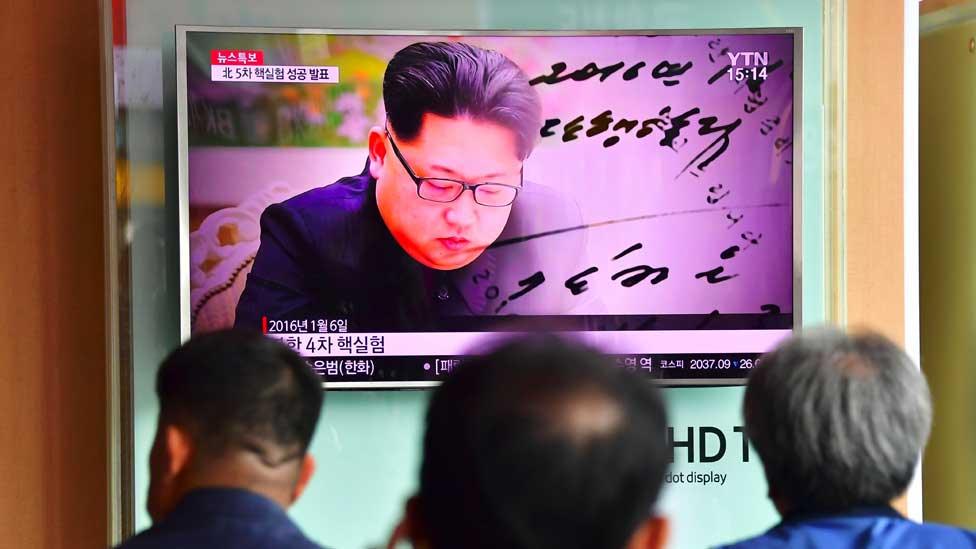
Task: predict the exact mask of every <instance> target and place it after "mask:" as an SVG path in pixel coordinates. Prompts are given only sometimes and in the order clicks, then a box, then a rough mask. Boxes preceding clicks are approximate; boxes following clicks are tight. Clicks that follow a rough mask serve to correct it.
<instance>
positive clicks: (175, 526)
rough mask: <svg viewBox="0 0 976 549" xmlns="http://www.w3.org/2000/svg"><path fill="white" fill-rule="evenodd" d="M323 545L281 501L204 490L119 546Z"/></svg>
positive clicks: (290, 548)
mask: <svg viewBox="0 0 976 549" xmlns="http://www.w3.org/2000/svg"><path fill="white" fill-rule="evenodd" d="M219 547H234V548H235V549H251V548H253V549H259V548H260V549H264V548H271V547H274V548H277V549H321V546H320V545H318V544H316V543H315V542H313V541H311V540H309V539H308V538H306V537H305V536H304V535H303V534H302V532H301V531H300V530H299V529H298V527H297V526H296V525H295V523H293V522H292V521H291V519H289V518H288V515H286V514H285V510H284V509H282V508H281V507H280V506H279V505H278V504H277V503H275V502H273V501H271V500H269V499H267V498H265V497H263V496H260V495H258V494H255V493H254V492H248V491H246V490H238V489H233V488H204V489H199V490H194V491H193V492H190V493H189V494H187V495H186V497H184V498H183V499H182V500H181V501H180V503H179V505H177V506H176V509H174V510H173V512H171V513H170V514H169V515H168V516H167V517H166V518H165V519H163V520H162V521H161V522H159V523H157V524H154V525H153V526H152V528H149V529H148V530H145V531H144V532H142V533H140V534H139V535H137V536H135V537H133V538H131V539H129V540H128V541H126V542H125V543H123V544H122V545H119V546H118V548H117V549H163V548H165V549H197V548H199V549H216V548H219Z"/></svg>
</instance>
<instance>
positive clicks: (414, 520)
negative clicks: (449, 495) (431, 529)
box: [386, 496, 430, 549]
mask: <svg viewBox="0 0 976 549" xmlns="http://www.w3.org/2000/svg"><path fill="white" fill-rule="evenodd" d="M400 543H407V544H409V545H410V546H411V547H413V548H414V549H428V548H429V547H430V542H429V541H428V540H427V531H426V529H425V528H424V522H423V517H422V516H421V511H420V498H419V497H417V496H411V497H410V499H408V500H407V504H406V506H405V508H404V512H403V518H402V519H400V522H399V523H398V524H397V525H396V527H395V528H394V529H393V533H392V534H390V541H389V542H387V544H386V549H396V548H397V547H399V546H400V545H399V544H400Z"/></svg>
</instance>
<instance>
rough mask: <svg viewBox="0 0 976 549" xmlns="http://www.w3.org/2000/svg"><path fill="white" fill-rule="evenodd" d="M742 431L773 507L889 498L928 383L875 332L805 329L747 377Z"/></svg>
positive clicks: (832, 506)
mask: <svg viewBox="0 0 976 549" xmlns="http://www.w3.org/2000/svg"><path fill="white" fill-rule="evenodd" d="M744 412H745V421H746V433H747V434H748V436H749V439H750V441H752V443H753V445H754V446H755V447H756V451H757V452H758V453H759V457H760V458H761V459H762V462H763V468H764V469H765V472H766V479H767V481H768V483H769V487H770V494H771V496H772V497H773V499H774V502H775V503H776V504H777V507H778V508H780V511H781V512H785V513H792V512H836V511H844V510H848V509H850V508H852V507H859V506H877V505H888V504H889V503H890V502H891V500H893V499H894V498H896V497H897V496H899V495H900V494H902V493H903V492H904V491H905V490H906V489H907V488H908V484H909V482H910V481H911V479H912V475H913V474H914V471H915V466H916V465H917V464H918V459H919V455H920V453H921V452H922V449H923V448H924V446H925V440H926V438H927V437H928V433H929V426H930V424H931V421H932V404H931V401H930V397H929V390H928V385H927V384H926V383H925V378H924V377H923V376H922V372H921V371H919V369H918V367H916V366H915V365H914V364H913V363H912V361H911V359H909V358H908V355H906V354H905V352H904V351H902V350H901V349H899V348H898V347H897V346H896V345H895V344H894V343H892V342H891V341H888V340H887V339H885V338H884V337H882V336H880V335H876V334H864V335H854V336H849V335H847V334H844V333H843V332H841V331H839V330H836V329H819V330H811V331H807V332H804V333H802V334H800V335H799V336H796V337H794V338H792V339H790V340H788V341H786V342H785V343H783V344H782V345H780V346H779V347H778V348H776V349H775V350H774V351H773V352H771V353H770V354H768V355H766V356H765V357H764V358H763V359H762V361H761V363H760V365H759V367H758V368H756V369H754V370H753V371H752V373H751V374H750V376H749V383H748V386H747V387H746V394H745V404H744Z"/></svg>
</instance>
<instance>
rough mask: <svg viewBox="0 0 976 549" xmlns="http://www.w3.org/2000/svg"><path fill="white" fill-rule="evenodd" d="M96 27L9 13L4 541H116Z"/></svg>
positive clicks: (1, 245)
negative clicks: (111, 518) (110, 485)
mask: <svg viewBox="0 0 976 549" xmlns="http://www.w3.org/2000/svg"><path fill="white" fill-rule="evenodd" d="M99 21H100V18H99V13H98V5H97V3H96V2H81V1H77V0H74V1H69V0H47V1H44V2H25V1H19V2H16V1H6V2H3V3H2V9H0V25H2V26H0V37H2V38H0V40H2V44H3V46H2V48H0V51H2V52H3V53H2V56H3V64H4V68H5V70H4V83H3V84H2V85H0V124H2V126H3V127H2V128H0V151H3V152H2V153H0V154H2V164H0V173H2V176H0V227H2V229H0V304H2V308H0V334H2V344H0V479H2V480H0V547H10V548H18V549H19V548H28V549H29V548H35V547H41V548H45V549H46V548H69V547H70V548H87V547H104V546H105V544H106V539H107V538H106V518H107V517H106V505H107V503H106V502H107V495H106V494H107V488H106V473H105V471H106V429H105V417H106V414H105V410H106V408H105V401H106V393H105V364H106V349H105V321H104V313H105V306H104V302H103V299H104V275H103V272H104V266H103V257H104V255H103V238H102V234H103V233H102V220H103V213H102V179H101V158H102V156H101V154H102V151H101V129H100V111H99V107H100V99H99V82H100V77H99V63H98V60H99V49H100V48H99V36H98V31H99Z"/></svg>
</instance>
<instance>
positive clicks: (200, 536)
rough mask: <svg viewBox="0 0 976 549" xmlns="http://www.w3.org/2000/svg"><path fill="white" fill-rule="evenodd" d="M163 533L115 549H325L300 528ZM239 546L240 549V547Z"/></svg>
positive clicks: (147, 533)
mask: <svg viewBox="0 0 976 549" xmlns="http://www.w3.org/2000/svg"><path fill="white" fill-rule="evenodd" d="M224 526H225V528H212V529H193V530H164V529H159V528H150V529H149V530H146V531H144V532H142V533H140V534H138V535H136V536H134V537H132V538H130V539H128V540H127V541H125V542H123V543H122V544H120V545H117V546H116V547H115V549H164V548H166V549H169V548H172V547H180V548H182V549H195V548H200V549H211V548H212V547H214V546H217V547H221V546H245V545H246V546H253V547H275V548H277V549H326V548H325V547H323V546H322V545H319V544H318V543H315V542H314V541H312V540H310V539H309V538H307V537H305V535H304V534H303V533H302V532H301V531H299V530H298V529H297V528H291V527H289V528H277V529H275V528H263V529H260V531H259V530H258V529H257V528H253V529H248V528H245V529H236V530H235V529H234V528H226V526H227V525H224ZM238 544H240V545H238Z"/></svg>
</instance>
